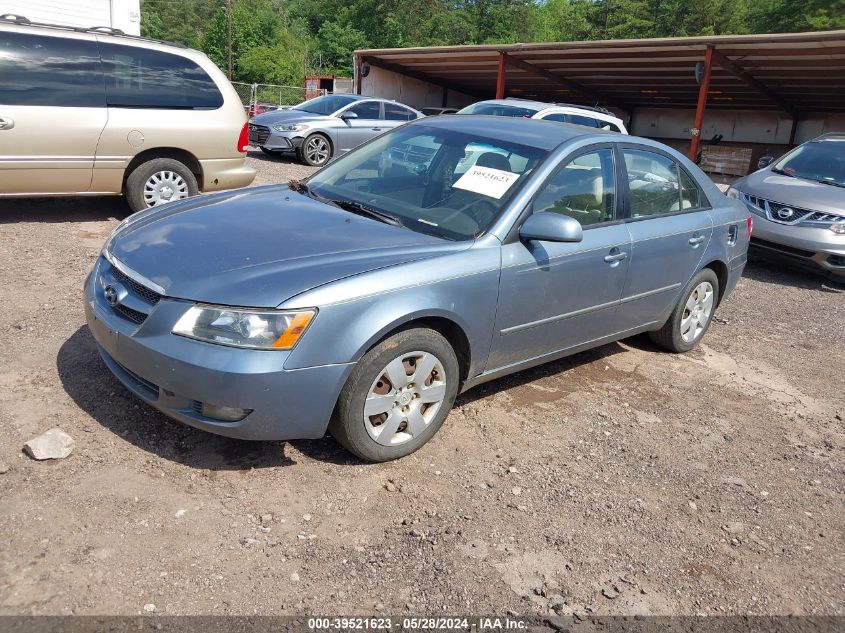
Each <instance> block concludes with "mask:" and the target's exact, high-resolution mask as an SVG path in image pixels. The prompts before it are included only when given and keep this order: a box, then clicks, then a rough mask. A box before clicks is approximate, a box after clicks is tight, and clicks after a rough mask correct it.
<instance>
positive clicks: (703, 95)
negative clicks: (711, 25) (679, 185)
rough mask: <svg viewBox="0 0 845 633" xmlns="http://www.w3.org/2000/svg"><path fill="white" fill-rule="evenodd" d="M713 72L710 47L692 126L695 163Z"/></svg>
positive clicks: (692, 148) (691, 148)
mask: <svg viewBox="0 0 845 633" xmlns="http://www.w3.org/2000/svg"><path fill="white" fill-rule="evenodd" d="M712 70H713V46H712V45H711V46H708V47H707V51H706V52H705V53H704V76H703V77H702V78H701V85H700V86H699V88H698V104H697V105H696V107H695V122H694V123H693V124H692V139H691V140H690V144H689V159H690V160H691V161H695V159H696V158H697V157H698V147H699V145H700V144H701V126H702V125H703V123H704V109H705V107H707V93H708V91H709V90H710V74H711V71H712Z"/></svg>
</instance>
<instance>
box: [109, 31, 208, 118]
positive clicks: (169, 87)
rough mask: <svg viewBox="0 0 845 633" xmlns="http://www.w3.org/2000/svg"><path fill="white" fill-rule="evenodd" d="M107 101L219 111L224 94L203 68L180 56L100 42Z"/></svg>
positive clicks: (119, 105)
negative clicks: (217, 109)
mask: <svg viewBox="0 0 845 633" xmlns="http://www.w3.org/2000/svg"><path fill="white" fill-rule="evenodd" d="M100 57H101V58H102V60H103V70H105V73H106V99H107V102H108V105H109V106H111V107H115V108H161V109H180V110H188V109H194V110H199V109H216V108H219V107H220V106H222V105H223V95H222V94H220V90H218V89H217V85H216V84H215V83H214V81H213V80H212V79H211V77H209V76H208V73H206V72H205V71H204V70H203V69H202V68H200V67H199V66H198V65H197V64H195V63H194V62H193V61H191V60H190V59H188V58H187V57H182V56H181V55H172V54H170V53H164V52H162V51H156V50H152V49H147V48H141V47H138V46H121V45H119V44H111V43H108V42H100Z"/></svg>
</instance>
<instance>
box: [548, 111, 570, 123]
mask: <svg viewBox="0 0 845 633" xmlns="http://www.w3.org/2000/svg"><path fill="white" fill-rule="evenodd" d="M543 120H544V121H557V122H558V123H566V115H565V114H562V113H560V112H553V113H551V114H547V115H546V116H544V117H543Z"/></svg>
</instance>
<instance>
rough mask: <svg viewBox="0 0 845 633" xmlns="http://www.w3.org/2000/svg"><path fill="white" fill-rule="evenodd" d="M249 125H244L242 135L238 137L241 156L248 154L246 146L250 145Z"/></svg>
mask: <svg viewBox="0 0 845 633" xmlns="http://www.w3.org/2000/svg"><path fill="white" fill-rule="evenodd" d="M248 126H249V123H244V126H243V127H242V128H241V134H240V136H238V151H239V152H240V153H241V154H246V146H247V145H249V127H248Z"/></svg>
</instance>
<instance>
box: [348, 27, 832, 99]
mask: <svg viewBox="0 0 845 633" xmlns="http://www.w3.org/2000/svg"><path fill="white" fill-rule="evenodd" d="M708 47H712V48H713V75H712V79H711V82H710V88H709V91H708V95H707V102H708V103H707V107H708V108H720V107H721V108H734V109H754V110H758V109H765V110H784V111H786V112H789V113H791V114H793V115H794V114H795V113H797V112H799V111H837V112H845V98H843V92H845V30H841V31H821V32H814V33H781V34H771V35H723V36H705V37H677V38H659V39H643V40H601V41H587V42H555V43H538V44H495V45H470V46H434V47H426V48H392V49H371V50H359V51H356V53H355V55H356V60H357V62H358V64H362V63H368V64H370V65H371V66H376V67H381V68H385V69H387V70H392V71H395V72H398V73H401V74H404V75H408V76H411V77H415V78H417V79H422V80H424V81H428V82H430V83H433V84H435V85H439V86H442V87H444V88H449V89H453V90H456V91H460V92H464V93H467V94H471V95H473V96H475V97H478V98H492V97H493V96H494V95H495V93H496V81H497V77H498V70H499V65H500V60H502V61H503V62H504V68H505V74H504V77H505V95H506V96H510V97H524V98H530V99H539V100H542V101H550V102H569V103H580V104H598V105H603V106H615V107H618V108H621V109H623V110H628V111H630V110H631V109H633V108H634V107H639V106H662V107H671V108H694V107H695V106H696V102H697V99H698V92H699V85H698V83H697V81H696V78H695V67H696V64H697V63H698V62H702V61H703V60H704V58H705V52H706V50H707V48H708Z"/></svg>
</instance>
